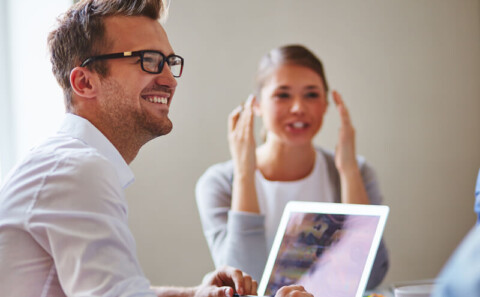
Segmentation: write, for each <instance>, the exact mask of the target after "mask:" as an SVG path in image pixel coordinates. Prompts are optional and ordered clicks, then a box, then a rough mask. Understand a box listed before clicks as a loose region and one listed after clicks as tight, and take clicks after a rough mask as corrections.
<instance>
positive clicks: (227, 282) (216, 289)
mask: <svg viewBox="0 0 480 297" xmlns="http://www.w3.org/2000/svg"><path fill="white" fill-rule="evenodd" d="M234 293H237V294H239V295H257V282H256V281H255V280H253V279H252V277H251V276H250V275H248V274H246V273H243V272H242V271H241V270H239V269H235V268H233V267H230V266H225V267H222V268H219V269H217V270H215V271H214V272H213V273H211V274H210V275H209V276H208V277H207V278H206V279H205V280H204V283H203V284H201V285H200V286H198V287H197V290H196V293H195V297H232V296H233V294H234Z"/></svg>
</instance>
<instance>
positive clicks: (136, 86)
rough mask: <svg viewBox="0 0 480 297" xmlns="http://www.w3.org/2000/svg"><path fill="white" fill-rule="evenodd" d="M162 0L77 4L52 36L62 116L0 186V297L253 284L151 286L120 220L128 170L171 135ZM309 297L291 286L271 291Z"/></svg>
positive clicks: (234, 275) (190, 291) (223, 280)
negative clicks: (146, 148) (154, 142)
mask: <svg viewBox="0 0 480 297" xmlns="http://www.w3.org/2000/svg"><path fill="white" fill-rule="evenodd" d="M164 12H165V8H164V4H163V3H162V1H161V0H143V1H142V0H128V1H127V0H86V1H81V2H80V3H77V4H76V5H74V6H73V7H72V8H71V9H70V10H69V11H68V12H66V13H65V15H64V16H63V17H62V19H61V20H59V25H58V27H57V28H56V29H55V30H54V31H53V32H51V33H50V35H49V39H48V43H49V48H50V51H51V61H52V64H53V73H54V74H55V76H56V78H57V80H58V82H59V83H60V85H61V87H62V88H63V91H64V96H65V103H66V109H67V114H66V117H65V120H64V122H63V124H62V126H61V128H60V130H59V132H58V133H57V134H56V135H55V136H53V137H51V138H49V139H48V140H46V141H45V142H44V143H43V144H41V145H40V146H38V147H36V148H35V149H33V150H32V151H31V152H30V154H29V155H28V156H27V158H26V159H25V160H24V161H23V162H22V163H21V164H20V165H18V166H17V167H16V168H15V169H14V170H13V171H12V172H11V174H10V175H9V177H8V179H7V180H6V182H5V184H4V186H3V187H2V189H0V263H1V264H0V275H1V277H0V288H1V295H2V296H186V297H188V296H196V297H197V296H198V297H202V296H205V297H207V296H212V297H214V296H218V297H224V296H225V297H231V296H232V295H233V293H234V292H237V293H239V294H254V293H255V291H256V287H257V284H256V282H255V281H253V280H252V279H251V278H250V277H249V276H248V275H245V274H243V273H242V272H241V271H239V270H237V269H234V268H231V267H225V268H222V269H219V270H217V271H215V272H214V273H213V274H211V275H210V277H208V278H207V279H206V280H205V282H204V283H203V284H201V285H199V286H197V287H193V288H171V287H150V284H149V282H148V280H147V279H146V278H145V276H144V275H143V272H142V270H141V268H140V265H139V263H138V259H137V256H136V247H135V242H134V239H133V236H132V234H131V232H130V230H129V229H128V225H127V205H126V201H125V194H124V189H125V188H126V187H127V186H128V185H129V184H130V183H131V182H132V181H133V174H132V172H131V170H130V169H129V167H128V164H129V163H130V162H131V161H132V160H133V159H134V158H135V156H136V155H137V153H138V151H139V149H140V148H141V147H142V145H144V144H145V143H146V142H148V141H149V140H151V139H154V138H156V137H158V136H160V135H164V134H167V133H169V132H170V130H171V129H172V123H171V121H170V119H169V118H168V111H169V107H170V104H171V103H172V100H173V95H174V93H175V88H176V86H177V81H176V79H175V77H179V76H180V75H181V73H182V70H183V58H182V57H180V56H178V55H176V54H175V53H174V51H173V49H172V47H171V45H170V43H169V41H168V38H167V35H166V33H165V31H164V30H163V28H162V26H161V25H160V23H159V22H158V19H159V18H160V16H161V15H162V14H163V13H164ZM292 294H294V295H296V296H298V297H303V296H305V297H307V296H311V295H309V294H307V293H305V292H304V290H303V289H302V288H301V287H296V286H292V287H287V288H284V289H283V290H282V291H281V292H280V293H279V295H281V296H287V295H292Z"/></svg>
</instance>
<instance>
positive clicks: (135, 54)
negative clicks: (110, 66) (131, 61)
mask: <svg viewBox="0 0 480 297" xmlns="http://www.w3.org/2000/svg"><path fill="white" fill-rule="evenodd" d="M145 53H157V54H160V56H161V57H162V60H161V62H160V63H159V65H158V72H155V71H148V70H146V69H145V68H144V67H143V56H144V54H145ZM131 57H140V66H141V67H142V70H143V71H145V72H147V73H151V74H159V73H162V71H163V67H164V66H165V62H167V64H168V65H169V67H170V64H169V63H168V58H170V57H177V58H180V61H181V62H182V64H181V67H180V74H179V75H174V74H173V73H172V75H173V77H180V76H182V73H183V64H184V59H183V58H182V57H181V56H179V55H175V54H172V55H169V56H165V55H164V54H163V53H162V52H160V51H156V50H141V51H130V52H121V53H113V54H105V55H98V56H93V57H89V58H87V59H85V60H84V61H83V62H82V64H80V67H85V66H87V65H88V64H90V63H92V62H95V61H97V60H108V59H120V58H131Z"/></svg>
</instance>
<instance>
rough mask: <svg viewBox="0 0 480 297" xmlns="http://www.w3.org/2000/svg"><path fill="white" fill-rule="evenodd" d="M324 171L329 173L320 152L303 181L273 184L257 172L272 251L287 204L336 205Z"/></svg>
mask: <svg viewBox="0 0 480 297" xmlns="http://www.w3.org/2000/svg"><path fill="white" fill-rule="evenodd" d="M324 172H327V166H326V163H325V157H324V156H323V155H322V154H321V153H320V152H319V151H316V155H315V164H314V167H313V170H312V172H310V174H309V175H308V176H306V177H304V178H302V179H299V180H295V181H286V182H285V181H282V182H279V181H269V180H267V179H265V177H264V176H263V175H262V173H261V172H260V170H257V171H256V172H255V187H256V190H257V198H258V204H259V207H260V211H261V213H262V214H264V215H265V236H266V240H267V250H268V251H269V250H270V249H271V248H272V244H273V239H274V237H275V234H276V233H277V229H278V225H279V223H280V219H281V217H282V214H283V210H284V208H285V205H287V202H289V201H292V200H297V201H321V202H335V201H334V200H333V194H332V189H331V187H330V186H329V181H328V176H327V175H326V174H324ZM322 173H323V174H322Z"/></svg>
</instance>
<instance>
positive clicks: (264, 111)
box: [255, 64, 328, 145]
mask: <svg viewBox="0 0 480 297" xmlns="http://www.w3.org/2000/svg"><path fill="white" fill-rule="evenodd" d="M260 96H261V98H260V100H259V101H257V103H256V106H255V110H256V113H257V115H259V116H261V117H262V118H263V124H264V126H265V128H266V129H267V132H268V138H267V139H270V138H271V137H274V138H275V139H276V140H279V141H281V142H284V143H286V144H293V145H296V144H306V143H311V141H312V139H313V137H314V136H315V134H317V132H318V131H319V130H320V128H321V126H322V122H323V116H324V114H325V111H326V109H327V105H328V104H327V97H326V92H325V86H324V85H323V82H322V79H321V77H320V76H319V75H318V74H317V73H316V72H315V71H313V70H311V69H310V68H307V67H304V66H299V65H292V64H285V65H281V66H279V67H278V68H276V69H275V70H273V72H272V74H270V76H269V77H267V79H266V80H265V83H264V85H263V88H262V89H261V92H260Z"/></svg>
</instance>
